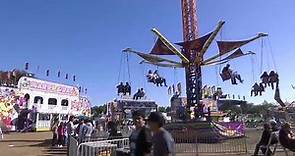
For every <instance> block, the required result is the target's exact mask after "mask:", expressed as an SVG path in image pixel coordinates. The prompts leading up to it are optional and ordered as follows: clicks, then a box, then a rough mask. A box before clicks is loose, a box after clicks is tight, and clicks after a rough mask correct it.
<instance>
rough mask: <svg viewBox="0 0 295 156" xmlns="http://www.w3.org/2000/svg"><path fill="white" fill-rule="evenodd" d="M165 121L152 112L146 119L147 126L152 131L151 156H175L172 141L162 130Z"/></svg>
mask: <svg viewBox="0 0 295 156" xmlns="http://www.w3.org/2000/svg"><path fill="white" fill-rule="evenodd" d="M164 124H165V119H164V117H163V115H162V114H161V113H160V112H152V113H151V114H150V115H149V117H148V125H149V127H150V129H151V131H152V143H153V156H168V155H175V152H174V139H173V138H172V136H171V134H170V133H169V132H168V131H167V130H165V129H164V128H163V126H164Z"/></svg>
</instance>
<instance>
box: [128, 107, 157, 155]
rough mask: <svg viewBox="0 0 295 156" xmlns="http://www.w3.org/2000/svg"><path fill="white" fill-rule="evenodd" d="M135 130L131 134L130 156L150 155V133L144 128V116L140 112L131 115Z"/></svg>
mask: <svg viewBox="0 0 295 156" xmlns="http://www.w3.org/2000/svg"><path fill="white" fill-rule="evenodd" d="M132 118H133V123H134V125H135V130H134V131H133V132H132V133H131V135H130V137H129V140H130V156H147V155H149V154H150V153H151V147H152V140H151V132H150V131H149V129H148V128H147V127H146V126H145V120H144V118H145V114H144V112H142V111H139V110H138V111H135V112H133V113H132Z"/></svg>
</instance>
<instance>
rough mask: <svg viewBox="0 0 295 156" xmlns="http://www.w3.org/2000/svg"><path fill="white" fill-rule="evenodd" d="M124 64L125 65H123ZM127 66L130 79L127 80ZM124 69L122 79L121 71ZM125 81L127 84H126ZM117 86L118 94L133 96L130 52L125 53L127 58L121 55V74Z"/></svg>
mask: <svg viewBox="0 0 295 156" xmlns="http://www.w3.org/2000/svg"><path fill="white" fill-rule="evenodd" d="M122 66H123V67H122ZM125 66H126V67H127V74H128V81H126V80H125V72H126V68H125ZM122 70H123V75H122V79H121V71H122ZM124 82H125V84H124ZM116 88H117V95H118V96H120V95H121V96H131V81H130V67H129V54H128V53H126V54H125V59H124V56H123V54H122V55H121V59H120V69H119V76H118V85H117V86H116Z"/></svg>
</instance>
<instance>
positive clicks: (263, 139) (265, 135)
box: [253, 123, 271, 156]
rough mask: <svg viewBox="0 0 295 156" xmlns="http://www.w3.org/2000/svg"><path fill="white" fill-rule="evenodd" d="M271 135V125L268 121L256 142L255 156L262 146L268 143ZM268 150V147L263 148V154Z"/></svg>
mask: <svg viewBox="0 0 295 156" xmlns="http://www.w3.org/2000/svg"><path fill="white" fill-rule="evenodd" d="M270 135H271V128H270V125H269V124H268V123H265V124H264V125H263V132H262V135H261V138H260V141H259V142H258V143H257V144H256V147H255V151H254V154H253V155H254V156H256V155H257V154H258V151H259V149H260V148H261V146H266V145H267V144H268V141H269V138H270ZM266 150H267V149H266V148H261V151H262V153H263V154H265V152H266Z"/></svg>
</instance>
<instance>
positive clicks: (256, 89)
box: [251, 83, 263, 96]
mask: <svg viewBox="0 0 295 156" xmlns="http://www.w3.org/2000/svg"><path fill="white" fill-rule="evenodd" d="M262 91H263V88H261V86H260V85H258V83H255V84H254V85H253V86H252V90H251V96H253V93H254V96H257V95H258V93H259V96H262Z"/></svg>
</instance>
